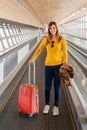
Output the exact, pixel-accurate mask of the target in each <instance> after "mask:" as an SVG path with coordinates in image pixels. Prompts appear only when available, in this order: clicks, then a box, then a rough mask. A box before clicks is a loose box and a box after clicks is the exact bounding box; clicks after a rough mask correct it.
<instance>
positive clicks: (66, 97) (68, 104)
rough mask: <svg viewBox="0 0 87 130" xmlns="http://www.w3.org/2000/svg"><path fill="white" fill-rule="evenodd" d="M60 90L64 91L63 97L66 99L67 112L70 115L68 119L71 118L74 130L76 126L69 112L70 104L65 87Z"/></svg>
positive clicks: (70, 111)
mask: <svg viewBox="0 0 87 130" xmlns="http://www.w3.org/2000/svg"><path fill="white" fill-rule="evenodd" d="M62 88H63V91H64V95H65V99H66V102H67V106H68V111H69V113H70V118H71V121H72V125H73V128H74V130H76V129H77V128H76V125H75V120H74V118H73V114H72V110H71V106H70V103H69V99H68V96H67V94H66V93H67V92H66V90H65V87H64V86H63V85H62Z"/></svg>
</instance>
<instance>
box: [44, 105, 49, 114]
mask: <svg viewBox="0 0 87 130" xmlns="http://www.w3.org/2000/svg"><path fill="white" fill-rule="evenodd" d="M49 110H50V105H45V107H44V110H43V113H44V114H48V113H49Z"/></svg>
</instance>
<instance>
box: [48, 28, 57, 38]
mask: <svg viewBox="0 0 87 130" xmlns="http://www.w3.org/2000/svg"><path fill="white" fill-rule="evenodd" d="M49 31H50V33H51V34H52V35H53V36H55V35H56V31H57V29H56V27H55V25H51V26H50V28H49Z"/></svg>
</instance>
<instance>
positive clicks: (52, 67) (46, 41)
mask: <svg viewBox="0 0 87 130" xmlns="http://www.w3.org/2000/svg"><path fill="white" fill-rule="evenodd" d="M44 47H46V50H47V56H46V59H45V107H44V110H43V113H44V114H48V113H49V110H50V90H51V86H52V80H53V79H54V90H55V99H54V107H53V116H57V115H58V114H59V99H60V77H59V70H60V66H61V64H63V63H64V62H68V53H67V43H66V39H65V38H64V37H63V36H61V35H60V33H59V30H58V27H57V24H56V22H50V23H49V25H48V35H47V36H45V37H44V38H43V39H42V41H41V43H40V45H39V47H38V48H37V50H36V51H35V53H34V55H33V57H32V59H31V60H30V63H33V62H34V61H35V60H36V58H37V57H38V56H39V54H40V53H41V51H42V49H43V48H44Z"/></svg>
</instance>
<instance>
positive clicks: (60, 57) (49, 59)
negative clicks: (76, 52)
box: [32, 36, 68, 66]
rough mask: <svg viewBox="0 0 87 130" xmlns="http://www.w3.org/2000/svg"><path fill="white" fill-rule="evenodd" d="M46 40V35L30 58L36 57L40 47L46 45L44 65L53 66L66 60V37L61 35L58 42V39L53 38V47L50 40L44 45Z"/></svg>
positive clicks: (40, 49)
mask: <svg viewBox="0 0 87 130" xmlns="http://www.w3.org/2000/svg"><path fill="white" fill-rule="evenodd" d="M46 40H47V37H44V38H43V39H42V41H41V43H40V45H39V47H38V48H37V50H36V51H35V53H34V55H33V57H32V59H36V58H37V57H38V56H39V54H40V53H41V51H42V49H43V48H44V47H46V50H47V56H46V59H45V65H46V66H55V65H59V64H62V63H64V62H68V53H67V43H66V39H65V38H64V37H63V36H62V39H61V41H60V42H58V40H54V47H51V44H52V41H51V43H48V44H47V45H46Z"/></svg>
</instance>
